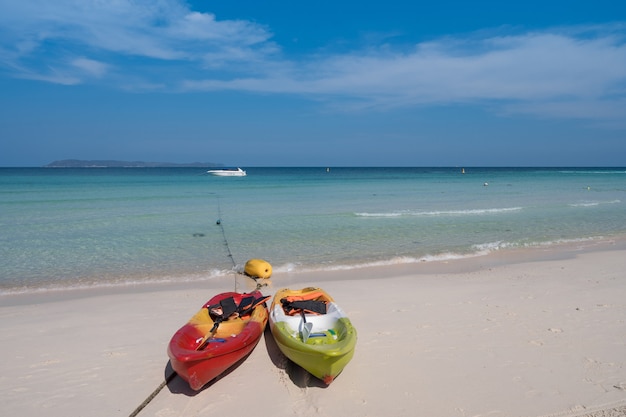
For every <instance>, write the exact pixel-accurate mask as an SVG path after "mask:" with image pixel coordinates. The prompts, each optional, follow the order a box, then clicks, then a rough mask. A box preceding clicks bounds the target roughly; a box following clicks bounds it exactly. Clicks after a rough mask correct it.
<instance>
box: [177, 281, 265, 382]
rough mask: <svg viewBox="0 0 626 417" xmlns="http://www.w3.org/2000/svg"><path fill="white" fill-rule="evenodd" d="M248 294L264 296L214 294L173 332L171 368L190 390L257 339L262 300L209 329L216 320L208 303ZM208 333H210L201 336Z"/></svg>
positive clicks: (260, 332) (238, 358)
mask: <svg viewBox="0 0 626 417" xmlns="http://www.w3.org/2000/svg"><path fill="white" fill-rule="evenodd" d="M249 296H254V297H255V299H257V300H261V299H262V298H264V297H263V295H262V294H261V293H260V292H259V291H254V292H252V293H250V294H240V293H235V292H226V293H222V294H218V295H216V296H215V297H213V298H211V299H210V300H209V301H208V302H207V303H206V304H204V305H203V306H202V308H201V309H200V310H199V311H198V312H197V313H196V314H195V315H194V316H193V317H192V318H191V319H190V320H189V321H188V322H187V323H186V324H185V325H184V326H182V327H181V328H180V329H179V330H178V331H177V332H176V333H175V334H174V336H172V339H171V340H170V343H169V346H168V350H167V352H168V356H169V358H170V361H171V364H172V368H173V369H174V371H176V373H177V374H178V375H179V376H180V377H181V378H182V379H184V380H185V381H187V382H188V383H189V386H190V387H191V388H192V389H193V390H196V391H197V390H199V389H201V388H202V387H203V386H204V385H206V384H207V383H208V382H210V381H211V380H213V379H215V378H216V377H217V376H219V375H220V374H222V373H223V372H224V371H226V370H227V369H228V368H230V367H231V366H233V365H234V364H236V363H238V362H239V361H241V360H242V359H244V358H245V357H246V356H247V355H249V354H250V352H252V350H253V349H254V347H255V346H256V345H257V343H258V342H259V340H260V338H261V336H262V335H263V331H264V330H265V326H266V324H267V320H268V311H267V307H266V306H265V304H264V303H261V304H258V305H256V307H254V308H253V310H252V311H251V312H250V313H249V314H246V315H243V316H240V317H234V318H230V319H228V320H225V321H222V322H221V323H219V325H218V326H217V328H216V329H215V330H214V332H212V329H213V327H214V325H215V321H216V320H214V318H213V317H212V316H211V314H209V307H210V306H213V305H218V304H219V303H220V301H222V300H224V299H226V298H229V297H232V298H233V299H234V301H235V302H236V303H239V302H240V301H241V299H242V298H244V297H249ZM207 335H210V336H211V337H210V338H208V339H207V340H204V339H205V338H207Z"/></svg>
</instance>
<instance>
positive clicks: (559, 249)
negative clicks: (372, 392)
mask: <svg viewBox="0 0 626 417" xmlns="http://www.w3.org/2000/svg"><path fill="white" fill-rule="evenodd" d="M613 250H621V251H626V234H620V235H616V236H611V237H598V238H589V239H581V240H574V241H566V242H563V243H559V244H550V245H545V246H531V247H520V248H505V249H498V250H493V251H490V252H488V253H486V254H476V255H471V256H466V257H458V258H451V259H437V260H421V261H415V262H398V263H395V264H394V263H391V262H389V263H385V264H382V265H364V266H354V267H346V268H341V267H340V268H337V269H320V270H304V271H299V270H296V271H281V270H280V269H279V268H276V266H275V265H274V274H273V276H272V279H270V281H269V283H270V285H271V283H272V282H273V281H276V282H283V283H293V284H298V283H300V282H306V281H319V282H326V281H329V280H330V281H342V280H354V279H368V280H369V279H379V278H380V277H387V276H403V275H417V276H421V275H432V274H460V273H466V272H476V271H479V270H484V269H489V268H494V267H497V266H502V265H509V264H523V263H532V262H540V261H550V260H553V261H554V260H564V259H571V258H574V257H576V256H578V255H579V254H582V253H587V252H603V251H613ZM241 267H242V268H243V265H242V266H241ZM235 280H236V281H237V282H236V283H235ZM229 282H230V286H231V288H230V290H229V291H232V290H235V288H236V289H237V291H244V292H245V291H251V290H252V289H253V288H254V284H253V283H252V280H251V279H250V278H249V277H246V276H245V275H243V274H241V273H238V272H236V271H234V270H233V271H225V273H224V275H222V276H209V277H208V278H196V279H189V280H176V279H175V278H170V279H165V278H164V279H163V281H160V282H159V281H156V282H155V281H149V280H147V281H142V280H135V281H130V282H123V283H109V282H107V283H104V284H100V285H85V286H81V287H72V286H70V287H66V286H59V287H52V288H49V287H43V288H32V289H28V290H24V291H16V292H11V291H12V290H8V292H5V293H2V292H0V301H2V304H3V305H22V304H39V303H47V302H53V301H58V300H71V299H77V298H84V297H97V296H100V295H115V294H127V293H143V292H158V291H175V290H184V289H194V288H202V289H220V288H224V287H225V286H226V287H228V285H229V284H228V283H229ZM260 282H263V281H260Z"/></svg>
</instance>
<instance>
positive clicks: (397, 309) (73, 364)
mask: <svg viewBox="0 0 626 417" xmlns="http://www.w3.org/2000/svg"><path fill="white" fill-rule="evenodd" d="M502 256H503V255H502V254H498V253H496V254H494V255H490V256H487V257H481V258H475V259H473V260H470V261H455V262H449V263H440V264H433V263H429V264H428V265H426V264H418V265H405V266H402V267H387V268H380V269H370V270H367V271H358V270H354V271H344V272H337V273H332V274H331V273H325V274H323V275H314V274H300V275H295V274H283V275H275V276H274V277H273V278H272V281H273V284H272V286H270V287H266V288H265V289H264V290H263V292H264V293H265V294H266V295H273V293H274V292H275V290H276V289H278V288H280V287H284V286H290V287H292V288H302V287H304V286H308V285H317V286H321V287H323V288H324V289H326V290H327V291H328V292H330V293H331V294H332V295H333V296H334V297H335V300H336V301H337V302H338V303H339V304H340V305H341V306H342V308H343V309H344V310H345V311H346V312H347V313H348V314H349V315H350V317H351V319H352V321H353V324H354V325H355V327H356V329H357V331H358V337H359V340H358V343H357V348H356V353H355V356H354V359H353V360H352V362H351V363H350V364H348V366H347V367H346V369H345V370H344V372H343V373H342V374H341V375H339V377H337V379H336V380H335V382H333V383H332V384H331V385H330V386H329V387H323V386H322V385H321V383H320V382H319V381H317V380H315V379H314V378H312V377H309V376H308V374H306V373H305V372H304V371H302V370H301V369H300V368H298V367H297V366H295V365H293V364H291V363H289V362H288V361H287V360H286V359H285V358H284V357H283V356H282V355H281V354H280V353H279V352H278V350H277V348H276V345H275V344H274V342H273V339H272V336H271V334H270V333H269V329H267V330H266V333H265V337H264V338H262V339H261V341H260V342H259V344H258V346H257V347H256V349H255V350H254V351H253V352H252V354H251V355H250V356H249V357H248V358H247V360H245V361H244V362H242V363H241V364H240V365H239V366H238V367H236V368H234V369H232V370H231V371H230V372H229V373H228V374H227V375H224V376H223V377H221V378H219V379H218V380H216V381H214V382H212V383H210V384H209V385H207V386H206V387H205V388H204V389H203V390H202V391H200V392H197V393H196V392H192V391H191V390H190V389H189V388H188V387H187V386H186V384H185V383H184V382H183V381H182V380H181V379H180V378H178V377H175V378H174V379H172V380H171V382H170V383H169V384H167V386H166V387H165V388H164V389H163V390H162V391H161V392H160V393H159V394H158V395H156V397H155V398H154V399H153V400H152V401H151V402H150V403H149V404H148V405H147V406H146V407H145V408H144V409H143V410H142V411H141V412H139V414H138V415H139V416H158V417H169V416H224V415H241V416H246V415H250V414H252V415H260V416H267V415H272V416H273V417H281V416H314V415H320V416H342V417H350V416H354V417H357V416H358V417H364V416H394V417H399V416H425V417H457V416H458V417H467V416H490V417H500V416H502V417H517V416H528V417H538V416H583V415H584V416H596V417H600V416H623V415H626V249H625V247H624V245H623V244H621V245H613V246H612V247H609V248H603V249H602V250H599V249H594V250H590V249H589V248H586V249H585V250H578V249H576V248H569V249H568V250H564V251H560V252H555V251H542V250H530V251H525V252H520V253H519V254H517V255H516V254H514V253H512V252H511V253H509V255H507V258H506V259H505V258H503V257H502ZM512 257H513V258H512ZM245 281H246V279H245V278H239V279H238V282H240V290H245V287H246V284H245ZM232 289H233V280H225V281H224V282H207V283H197V284H194V285H193V286H192V285H178V286H168V287H164V286H162V287H133V288H123V289H109V290H98V291H97V292H79V291H71V292H67V293H63V292H53V293H45V294H38V295H20V296H17V295H13V296H3V297H0V303H1V307H0V326H1V328H2V332H1V334H0V340H1V341H0V346H1V347H0V352H1V355H0V357H1V358H2V362H3V365H2V373H1V374H0V393H1V394H0V395H1V396H0V399H1V405H0V410H1V411H2V415H5V416H20V417H29V416H37V417H39V416H42V415H43V416H46V417H68V416H93V417H97V416H103V417H105V416H106V417H111V416H129V415H130V414H131V413H132V412H133V411H134V410H135V409H136V407H138V406H139V405H140V404H141V403H142V402H143V401H144V400H145V399H146V398H147V397H148V396H149V395H150V394H151V393H152V392H153V391H154V390H155V388H157V387H158V386H159V384H160V383H161V382H162V381H163V380H164V378H165V377H166V376H167V375H169V374H170V373H171V372H172V371H171V368H170V367H169V365H168V358H167V355H166V347H167V343H168V341H169V339H170V337H171V336H172V334H173V333H174V332H175V331H176V330H177V329H178V328H179V327H180V326H181V325H182V324H183V323H184V322H186V321H187V320H188V319H189V318H190V317H191V316H192V315H193V314H194V313H195V312H196V310H197V309H198V308H200V306H201V305H202V304H203V303H204V302H205V301H206V300H207V299H209V298H210V297H211V296H212V295H214V294H215V293H217V292H222V291H231V290H232ZM232 413H235V414H232Z"/></svg>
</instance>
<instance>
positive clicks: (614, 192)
mask: <svg viewBox="0 0 626 417" xmlns="http://www.w3.org/2000/svg"><path fill="white" fill-rule="evenodd" d="M242 168H243V169H245V170H246V171H247V172H248V176H246V177H239V178H224V177H214V176H210V175H208V174H207V173H206V170H205V169H202V168H198V167H166V168H153V167H151V168H43V167H36V168H0V212H1V213H2V216H1V220H0V231H1V233H0V258H1V259H2V264H3V266H2V270H1V271H0V294H14V293H24V292H32V291H48V290H54V289H68V288H91V287H98V286H117V285H119V286H123V285H129V284H133V285H136V284H142V283H153V282H188V281H202V280H210V279H216V278H219V277H223V276H225V275H227V274H231V273H232V271H233V270H241V269H242V268H243V265H244V264H245V262H246V261H247V260H248V259H252V258H262V259H266V260H267V261H269V262H270V263H271V264H272V266H273V267H274V271H275V273H277V272H294V273H298V272H308V271H333V270H345V269H353V268H362V267H367V266H384V265H396V264H411V263H421V262H429V261H437V260H446V259H458V258H465V257H473V256H480V255H484V254H487V253H491V252H494V251H505V250H509V249H515V248H526V247H550V246H552V245H559V244H562V243H567V242H585V241H589V240H594V239H604V238H610V237H612V236H620V235H623V234H624V233H626V222H625V221H624V219H626V197H625V193H626V168H623V167H601V168H594V167H549V168H542V167H514V168H506V167H488V168H480V167H467V166H466V167H464V168H463V167H434V168H429V167H392V168H382V167H363V168H358V167H343V168H342V167H330V168H326V167H303V168H298V167H284V168H270V167H258V168H255V167H242Z"/></svg>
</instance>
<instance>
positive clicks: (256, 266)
mask: <svg viewBox="0 0 626 417" xmlns="http://www.w3.org/2000/svg"><path fill="white" fill-rule="evenodd" d="M244 272H245V273H246V275H248V276H251V277H253V278H264V279H267V278H269V277H271V276H272V265H270V263H269V262H267V261H264V260H263V259H250V260H249V261H248V262H246V266H245V268H244Z"/></svg>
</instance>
